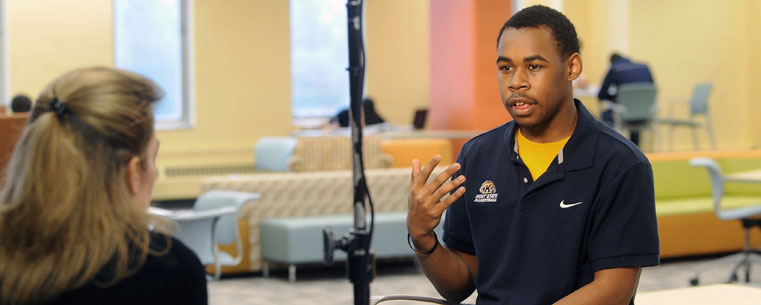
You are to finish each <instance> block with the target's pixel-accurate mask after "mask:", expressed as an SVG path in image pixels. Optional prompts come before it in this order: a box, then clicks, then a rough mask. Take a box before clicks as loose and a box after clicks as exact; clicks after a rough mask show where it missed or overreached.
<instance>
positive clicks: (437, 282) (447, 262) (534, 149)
mask: <svg viewBox="0 0 761 305" xmlns="http://www.w3.org/2000/svg"><path fill="white" fill-rule="evenodd" d="M497 37H498V40H497V52H496V55H497V56H496V59H497V60H496V68H497V71H498V72H497V80H498V85H499V91H500V97H501V100H502V103H503V105H504V106H505V108H506V110H507V112H508V113H509V114H510V116H511V117H512V118H513V120H512V121H510V122H507V123H505V124H503V125H502V126H499V127H497V128H495V129H492V130H491V131H488V132H485V133H483V134H481V135H479V136H477V137H475V138H473V139H471V140H469V141H468V142H467V143H465V145H464V146H463V147H462V149H461V150H460V154H459V155H458V157H457V162H456V163H453V164H452V165H450V166H448V167H447V168H446V169H444V170H443V171H442V172H441V173H440V174H437V175H435V176H433V177H431V173H432V172H433V170H434V168H435V167H436V165H437V164H438V163H439V162H440V161H441V157H440V156H436V157H434V158H433V160H431V161H430V162H429V163H428V165H426V166H425V167H423V168H421V166H420V161H419V160H417V159H415V160H413V161H412V179H411V182H410V194H409V197H408V212H407V230H408V233H409V235H408V242H410V245H411V247H412V248H413V249H412V250H413V251H415V253H416V257H417V259H418V261H419V262H420V266H421V267H422V269H423V271H424V272H425V275H426V276H427V277H428V279H429V280H430V281H431V282H432V283H433V286H434V287H435V288H436V290H437V291H438V292H439V293H440V294H441V295H442V296H443V297H444V298H445V299H447V300H448V301H449V302H450V303H453V304H459V302H461V301H462V300H464V299H465V298H467V297H468V296H469V295H470V294H472V293H473V291H474V290H476V291H477V292H478V298H477V300H476V304H479V305H491V304H494V305H498V304H521V305H540V304H541V305H544V304H620V305H623V304H632V303H633V298H632V296H633V294H634V292H635V289H636V283H637V279H638V276H639V271H640V268H641V267H643V266H652V265H657V264H658V263H659V244H658V230H657V223H656V217H655V196H654V187H653V175H652V169H651V167H650V163H649V161H648V159H647V158H646V157H645V155H644V154H643V153H642V152H641V151H640V150H639V149H638V148H637V147H636V146H635V145H634V144H633V143H631V142H630V141H629V140H627V139H626V138H624V137H623V136H621V135H620V134H619V133H618V132H616V131H615V130H613V129H612V128H610V127H608V126H606V125H605V124H604V123H602V122H600V121H598V120H596V119H595V118H594V117H593V116H592V115H591V114H590V113H589V111H587V110H586V108H585V107H584V105H583V104H582V103H581V102H580V101H579V100H577V99H574V98H573V88H572V82H573V81H574V80H575V79H577V78H578V77H579V75H580V74H581V73H582V60H581V55H580V54H579V45H578V38H577V35H576V30H575V28H574V26H573V24H572V23H571V21H570V20H568V18H566V17H565V16H564V15H563V14H562V13H560V12H558V11H556V10H553V9H551V8H549V7H546V6H531V7H528V8H525V9H523V10H521V11H519V12H517V13H516V14H515V15H513V16H512V17H510V19H509V20H508V21H507V22H506V23H505V24H504V25H503V27H502V29H501V30H500V33H499V35H498V36H497ZM432 52H436V50H433V49H432ZM429 178H432V179H430V180H429ZM450 178H451V179H450ZM447 194H449V196H448V197H444V196H445V195H447ZM444 212H446V213H447V215H446V217H445V220H444V225H443V227H444V232H443V236H442V239H441V240H442V243H441V244H440V243H439V238H438V236H437V235H436V233H435V232H434V230H433V229H434V228H435V227H436V226H437V225H438V224H439V223H440V222H441V220H442V215H443V213H444Z"/></svg>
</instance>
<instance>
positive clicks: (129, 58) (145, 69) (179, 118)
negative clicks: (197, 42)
mask: <svg viewBox="0 0 761 305" xmlns="http://www.w3.org/2000/svg"><path fill="white" fill-rule="evenodd" d="M188 2H189V1H188V0H161V1H157V0H114V52H115V54H114V58H115V65H116V67H118V68H121V69H125V70H130V71H134V72H137V73H140V74H142V75H145V76H147V77H149V78H151V79H152V80H153V81H155V82H156V83H157V84H158V85H159V86H161V88H162V89H164V98H163V99H162V100H161V101H159V102H158V104H157V105H156V109H155V115H156V127H157V128H159V129H169V128H182V127H188V126H190V124H191V115H190V114H191V111H190V110H191V109H190V108H191V102H190V90H189V88H190V75H189V71H190V69H189V62H190V60H189V45H190V43H189V41H188V37H190V35H189V33H188V31H187V29H188V28H189V27H188V24H189V21H188V16H190V14H189V12H188V10H189V8H188Z"/></svg>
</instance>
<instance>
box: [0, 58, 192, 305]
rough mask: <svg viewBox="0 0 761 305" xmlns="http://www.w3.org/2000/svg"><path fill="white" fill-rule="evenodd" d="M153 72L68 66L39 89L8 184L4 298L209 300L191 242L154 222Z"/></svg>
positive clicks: (3, 201)
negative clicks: (151, 213)
mask: <svg viewBox="0 0 761 305" xmlns="http://www.w3.org/2000/svg"><path fill="white" fill-rule="evenodd" d="M160 97H161V89H160V88H158V87H157V86H156V84H155V83H153V82H152V81H150V80H148V79H146V78H144V77H142V76H139V75H137V74H133V73H130V72H126V71H121V70H117V69H113V68H89V69H80V70H75V71H72V72H69V73H67V74H65V75H63V76H61V77H60V78H58V79H56V80H55V81H53V82H52V83H51V84H50V85H48V86H47V88H45V90H44V91H43V92H42V93H41V94H40V96H39V97H38V98H37V100H36V102H35V105H34V107H33V109H32V113H31V115H30V119H29V123H28V125H27V127H26V128H25V130H24V132H23V134H22V135H21V138H20V139H19V142H18V144H17V146H16V149H15V151H14V154H13V157H12V158H11V161H10V163H9V165H8V168H7V173H6V175H5V179H4V182H3V183H2V184H3V187H2V189H1V190H0V304H11V305H12V304H206V303H207V294H206V279H205V273H204V270H203V266H202V265H201V263H200V262H199V261H198V258H197V257H196V256H195V255H194V254H193V252H192V251H191V250H189V249H188V248H187V247H185V246H184V245H183V244H182V243H181V242H179V241H177V240H176V239H173V238H171V237H169V236H167V235H164V234H162V233H157V232H153V231H149V229H148V228H149V222H150V221H149V215H148V213H147V208H148V205H149V203H150V198H151V192H152V190H153V182H154V180H155V178H156V166H155V164H154V158H155V156H156V153H157V151H158V146H159V143H158V141H157V140H156V136H155V134H154V122H153V110H152V108H151V105H152V104H153V103H155V102H156V101H157V100H158V99H159V98H160Z"/></svg>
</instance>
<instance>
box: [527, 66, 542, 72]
mask: <svg viewBox="0 0 761 305" xmlns="http://www.w3.org/2000/svg"><path fill="white" fill-rule="evenodd" d="M539 68H541V67H539V65H528V69H529V70H531V71H536V70H539Z"/></svg>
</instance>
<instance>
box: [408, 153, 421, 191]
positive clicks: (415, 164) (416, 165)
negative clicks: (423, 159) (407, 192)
mask: <svg viewBox="0 0 761 305" xmlns="http://www.w3.org/2000/svg"><path fill="white" fill-rule="evenodd" d="M419 175H420V160H418V159H412V175H410V189H412V185H413V184H414V183H415V179H417V176H419Z"/></svg>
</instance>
